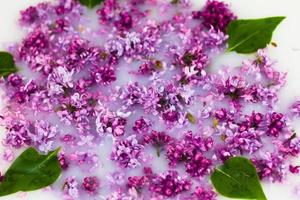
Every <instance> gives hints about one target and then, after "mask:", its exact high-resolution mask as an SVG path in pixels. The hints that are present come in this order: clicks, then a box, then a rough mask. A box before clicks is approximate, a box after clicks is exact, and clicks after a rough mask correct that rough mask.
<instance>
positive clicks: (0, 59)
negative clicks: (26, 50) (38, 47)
mask: <svg viewBox="0 0 300 200" xmlns="http://www.w3.org/2000/svg"><path fill="white" fill-rule="evenodd" d="M17 71H18V69H17V67H16V65H15V61H14V58H13V56H12V55H11V54H10V53H8V52H4V51H1V52H0V76H4V77H5V76H8V75H10V74H12V73H14V72H17Z"/></svg>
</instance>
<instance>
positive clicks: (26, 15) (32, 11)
mask: <svg viewBox="0 0 300 200" xmlns="http://www.w3.org/2000/svg"><path fill="white" fill-rule="evenodd" d="M38 18H39V13H38V10H37V8H36V7H33V6H30V7H29V8H27V9H26V10H24V11H21V19H20V22H21V23H24V24H32V23H34V22H35V21H36V20H37V19H38Z"/></svg>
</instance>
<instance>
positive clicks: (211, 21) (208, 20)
mask: <svg viewBox="0 0 300 200" xmlns="http://www.w3.org/2000/svg"><path fill="white" fill-rule="evenodd" d="M200 16H201V18H202V19H203V25H204V26H206V27H207V28H210V27H211V26H212V27H213V28H214V29H216V30H220V31H223V32H225V30H226V27H227V25H228V24H229V23H230V22H231V21H232V20H235V19H236V16H235V15H234V14H233V13H232V12H231V11H230V10H229V8H228V5H227V4H225V3H223V2H220V1H216V0H208V1H207V2H206V5H205V7H204V9H203V10H202V11H200Z"/></svg>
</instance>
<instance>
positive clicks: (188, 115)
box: [186, 113, 197, 124]
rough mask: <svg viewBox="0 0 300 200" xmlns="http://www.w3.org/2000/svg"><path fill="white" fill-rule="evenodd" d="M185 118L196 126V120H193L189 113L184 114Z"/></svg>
mask: <svg viewBox="0 0 300 200" xmlns="http://www.w3.org/2000/svg"><path fill="white" fill-rule="evenodd" d="M186 118H187V119H188V120H189V122H190V123H191V124H196V122H197V120H196V119H195V117H194V115H192V114H191V113H187V114H186Z"/></svg>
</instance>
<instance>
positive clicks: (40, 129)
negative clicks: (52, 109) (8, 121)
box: [29, 120, 58, 153]
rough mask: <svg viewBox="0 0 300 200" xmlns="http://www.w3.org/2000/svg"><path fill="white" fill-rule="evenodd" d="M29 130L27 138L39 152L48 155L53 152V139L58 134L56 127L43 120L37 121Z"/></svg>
mask: <svg viewBox="0 0 300 200" xmlns="http://www.w3.org/2000/svg"><path fill="white" fill-rule="evenodd" d="M29 128H30V129H32V130H31V132H30V134H29V136H30V138H31V140H32V142H33V144H34V145H35V146H37V148H38V149H39V150H40V151H41V152H44V153H48V152H49V151H52V150H54V146H53V145H54V139H55V137H56V135H57V134H58V130H57V127H55V126H52V125H51V124H49V123H48V122H45V121H43V120H38V121H36V122H35V123H34V124H33V125H32V127H29Z"/></svg>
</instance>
